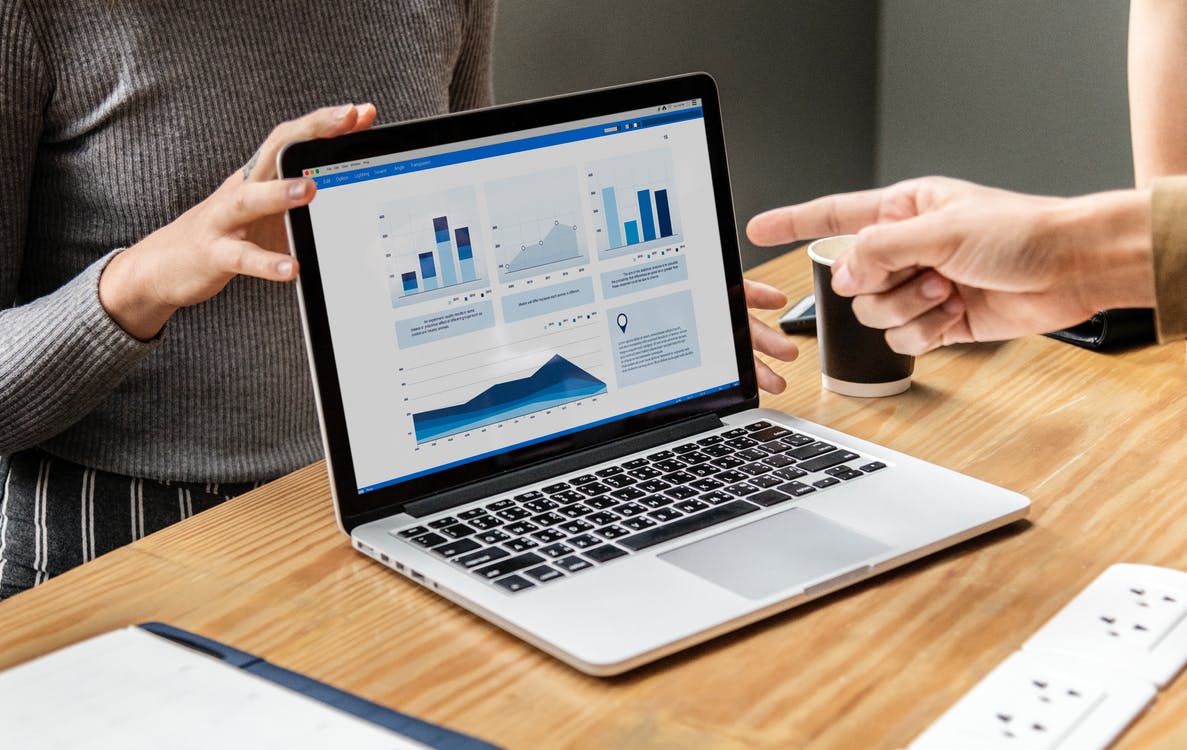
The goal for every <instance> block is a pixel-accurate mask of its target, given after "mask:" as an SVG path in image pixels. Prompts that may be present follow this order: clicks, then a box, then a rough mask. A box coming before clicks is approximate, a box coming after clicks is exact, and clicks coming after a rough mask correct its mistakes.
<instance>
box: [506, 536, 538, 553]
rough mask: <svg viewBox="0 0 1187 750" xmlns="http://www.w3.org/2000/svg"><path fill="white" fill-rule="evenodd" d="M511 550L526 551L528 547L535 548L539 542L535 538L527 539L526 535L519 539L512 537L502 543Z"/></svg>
mask: <svg viewBox="0 0 1187 750" xmlns="http://www.w3.org/2000/svg"><path fill="white" fill-rule="evenodd" d="M503 546H504V547H506V548H507V549H509V550H511V551H512V552H527V551H528V550H530V549H535V548H537V547H539V546H540V543H539V542H537V541H536V540H535V539H528V538H527V537H526V536H525V537H521V538H519V539H512V540H511V541H509V542H507V543H506V544H504V545H503Z"/></svg>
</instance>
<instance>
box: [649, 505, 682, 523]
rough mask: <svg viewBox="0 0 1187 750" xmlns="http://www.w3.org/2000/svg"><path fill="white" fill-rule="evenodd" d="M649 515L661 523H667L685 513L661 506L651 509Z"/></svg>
mask: <svg viewBox="0 0 1187 750" xmlns="http://www.w3.org/2000/svg"><path fill="white" fill-rule="evenodd" d="M647 515H649V516H651V517H652V518H654V519H655V520H657V521H659V522H660V523H667V522H668V521H674V520H675V519H677V518H680V517H681V516H683V515H684V514H683V513H681V512H680V511H678V510H675V509H673V508H659V509H658V510H653V511H651V512H650V513H648V514H647Z"/></svg>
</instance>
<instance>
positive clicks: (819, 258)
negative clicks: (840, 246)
mask: <svg viewBox="0 0 1187 750" xmlns="http://www.w3.org/2000/svg"><path fill="white" fill-rule="evenodd" d="M856 238H857V235H856V234H835V235H833V236H832V237H821V238H820V239H818V240H814V241H812V242H811V243H810V244H809V245H808V257H809V258H811V259H812V260H813V261H814V262H816V263H819V264H820V265H822V266H828V267H830V268H831V267H832V265H833V264H834V263H836V262H837V259H836V258H826V257H824V256H823V255H820V254H819V253H818V252H817V251H816V246H817V245H819V244H821V243H825V242H835V241H836V240H848V239H856Z"/></svg>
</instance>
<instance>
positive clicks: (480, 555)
mask: <svg viewBox="0 0 1187 750" xmlns="http://www.w3.org/2000/svg"><path fill="white" fill-rule="evenodd" d="M510 554H511V553H510V552H508V551H507V550H505V549H499V548H498V547H487V548H486V549H483V550H479V551H477V552H471V553H470V554H468V555H463V556H461V557H459V558H456V559H455V560H454V562H455V563H457V564H458V565H461V566H462V567H463V568H473V567H475V566H476V565H485V564H486V563H489V562H494V561H495V560H498V559H499V558H501V557H507V556H508V555H510Z"/></svg>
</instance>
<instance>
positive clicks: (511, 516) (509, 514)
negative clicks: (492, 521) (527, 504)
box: [495, 508, 532, 521]
mask: <svg viewBox="0 0 1187 750" xmlns="http://www.w3.org/2000/svg"><path fill="white" fill-rule="evenodd" d="M495 515H497V516H498V517H499V518H501V519H503V520H504V521H518V520H519V519H521V518H527V517H528V516H530V515H532V513H531V511H529V510H524V509H523V508H507V509H506V510H500V511H498V512H497V513H495Z"/></svg>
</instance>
